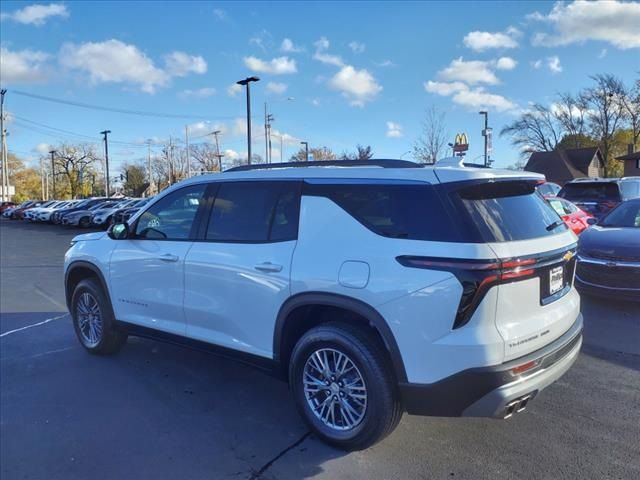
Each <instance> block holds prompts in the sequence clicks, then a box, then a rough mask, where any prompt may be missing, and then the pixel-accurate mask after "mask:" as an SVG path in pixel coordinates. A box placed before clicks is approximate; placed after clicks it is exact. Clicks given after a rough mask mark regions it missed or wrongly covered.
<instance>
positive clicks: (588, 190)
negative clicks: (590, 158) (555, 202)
mask: <svg viewBox="0 0 640 480" xmlns="http://www.w3.org/2000/svg"><path fill="white" fill-rule="evenodd" d="M558 196H559V197H562V198H566V199H567V200H569V201H571V202H573V203H575V204H576V205H577V206H578V207H580V208H581V209H582V210H584V211H585V212H587V213H590V214H591V215H593V216H594V217H596V218H598V219H600V218H602V217H604V216H605V215H606V214H607V213H609V212H610V211H611V210H612V209H614V208H615V207H616V206H617V205H618V204H619V203H620V202H624V201H625V200H630V199H632V198H638V197H640V177H624V178H578V179H576V180H573V181H571V182H569V183H566V184H565V186H564V187H562V190H560V192H559V193H558Z"/></svg>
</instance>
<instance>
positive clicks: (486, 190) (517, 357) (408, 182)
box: [65, 160, 582, 449]
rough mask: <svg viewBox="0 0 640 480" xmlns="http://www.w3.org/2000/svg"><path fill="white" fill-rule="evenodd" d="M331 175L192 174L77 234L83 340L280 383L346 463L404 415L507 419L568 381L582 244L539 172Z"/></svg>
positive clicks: (73, 263)
mask: <svg viewBox="0 0 640 480" xmlns="http://www.w3.org/2000/svg"><path fill="white" fill-rule="evenodd" d="M336 164H339V165H340V167H347V168H340V167H338V168H336ZM321 165H322V166H319V165H317V163H316V162H310V163H309V164H307V163H303V164H280V165H278V164H271V165H260V166H251V167H238V168H235V169H232V170H228V171H227V172H225V173H222V174H217V175H205V176H200V177H196V178H192V179H190V180H186V181H184V182H181V183H179V184H176V185H174V186H172V187H171V188H169V189H168V190H166V191H165V192H163V193H162V194H160V195H158V197H157V198H155V199H154V200H153V201H152V202H151V203H150V204H149V205H147V206H146V207H145V208H144V209H141V211H140V212H138V213H137V214H136V215H135V216H134V217H132V218H131V219H130V220H129V222H128V224H116V225H114V226H113V227H112V228H111V229H110V230H109V232H108V233H90V234H86V235H80V236H78V237H76V238H75V239H74V240H73V243H72V247H71V248H70V249H69V251H68V252H67V254H66V256H65V288H66V298H67V304H68V307H69V310H70V312H71V314H72V317H73V322H74V326H75V330H76V333H77V335H78V338H79V340H80V342H81V343H82V345H83V346H84V347H85V348H86V349H87V350H88V351H89V352H92V353H100V354H107V353H113V352H115V351H117V350H118V349H119V348H120V347H121V346H122V345H123V343H125V341H126V338H127V335H128V334H132V335H141V336H146V337H151V338H154V339H165V340H170V341H176V340H178V341H181V342H183V343H184V344H186V345H191V346H197V347H203V346H204V347H207V348H208V349H211V350H213V351H217V352H219V353H222V354H224V355H227V356H228V355H233V356H236V357H238V358H239V359H240V360H242V361H245V362H247V361H249V362H251V363H253V364H256V365H258V366H260V367H264V368H267V369H269V370H270V371H272V372H276V373H277V374H279V375H281V376H282V377H283V378H284V379H287V380H288V382H289V385H290V388H291V391H292V394H293V396H294V397H295V401H296V403H297V405H298V407H299V409H300V412H301V415H302V417H303V418H304V420H305V421H306V422H307V423H308V424H309V426H310V427H311V429H312V430H313V431H314V432H315V433H316V434H317V435H318V436H319V437H321V438H322V439H324V440H325V441H327V442H329V443H332V444H333V445H337V446H339V447H342V448H345V449H361V448H366V447H368V446H370V445H372V444H373V443H375V442H376V441H378V440H380V439H381V438H383V437H385V436H386V435H387V434H389V433H390V432H391V431H392V430H393V429H394V428H395V426H396V425H397V424H398V421H399V420H400V417H401V415H402V413H403V412H404V411H406V412H408V413H410V414H419V415H435V416H481V417H494V418H508V417H510V416H511V415H513V414H514V413H517V412H520V411H522V410H524V408H525V406H526V405H527V404H528V402H529V401H530V400H531V399H532V398H534V397H535V396H536V395H537V394H538V393H539V392H540V391H541V390H542V389H543V388H545V387H546V386H548V385H549V384H551V383H552V382H554V381H555V380H557V379H558V378H559V377H560V376H561V375H562V374H564V373H565V372H566V371H567V370H568V369H569V368H570V367H571V365H572V364H573V362H574V361H575V359H576V358H577V356H578V352H579V350H580V346H581V343H582V316H581V314H580V298H579V296H578V294H577V293H576V290H575V288H574V287H573V278H574V270H575V249H576V237H575V235H574V234H573V233H572V232H571V231H570V230H569V229H567V227H566V226H565V224H564V223H563V222H562V220H561V219H560V218H559V217H558V215H557V214H556V213H555V212H554V211H553V210H552V209H551V208H550V207H549V206H548V205H547V204H546V202H544V200H543V199H542V197H541V196H540V195H539V194H538V193H536V191H535V187H536V185H537V184H538V183H539V182H541V181H542V177H541V176H539V175H536V174H530V173H526V172H512V171H500V170H493V169H479V168H466V167H463V166H459V167H458V166H436V167H433V166H421V165H417V164H414V163H411V162H406V161H399V160H380V161H367V162H350V161H346V162H339V163H338V162H322V163H321Z"/></svg>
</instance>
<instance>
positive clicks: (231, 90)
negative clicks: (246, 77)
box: [227, 83, 242, 97]
mask: <svg viewBox="0 0 640 480" xmlns="http://www.w3.org/2000/svg"><path fill="white" fill-rule="evenodd" d="M241 91H242V85H238V84H237V83H232V84H231V85H229V86H228V87H227V95H229V96H230V97H235V96H236V95H238V94H239V93H240V92H241Z"/></svg>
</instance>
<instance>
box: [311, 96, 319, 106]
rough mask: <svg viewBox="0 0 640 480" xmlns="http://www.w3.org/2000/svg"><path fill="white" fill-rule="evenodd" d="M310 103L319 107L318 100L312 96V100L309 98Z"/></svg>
mask: <svg viewBox="0 0 640 480" xmlns="http://www.w3.org/2000/svg"><path fill="white" fill-rule="evenodd" d="M311 105H313V106H314V107H319V106H320V100H318V99H317V98H314V99H313V100H311Z"/></svg>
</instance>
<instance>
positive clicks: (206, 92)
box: [179, 87, 216, 98]
mask: <svg viewBox="0 0 640 480" xmlns="http://www.w3.org/2000/svg"><path fill="white" fill-rule="evenodd" d="M215 94H216V89H215V88H213V87H204V88H197V89H195V90H190V89H187V90H183V91H182V92H180V94H179V96H180V97H182V98H207V97H211V96H213V95H215Z"/></svg>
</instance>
